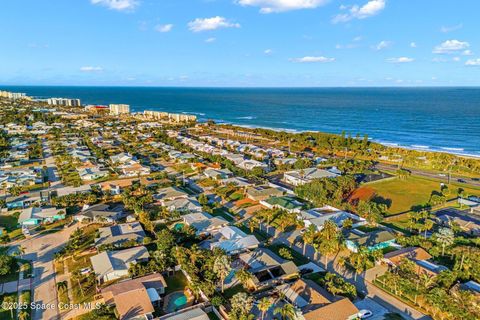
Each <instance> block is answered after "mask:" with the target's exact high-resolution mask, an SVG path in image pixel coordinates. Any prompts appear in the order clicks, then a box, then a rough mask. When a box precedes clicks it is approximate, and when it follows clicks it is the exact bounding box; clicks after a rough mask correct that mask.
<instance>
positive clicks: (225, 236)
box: [210, 226, 259, 255]
mask: <svg viewBox="0 0 480 320" xmlns="http://www.w3.org/2000/svg"><path fill="white" fill-rule="evenodd" d="M214 241H215V242H213V243H211V245H210V249H213V248H220V249H222V250H223V251H225V252H226V253H227V254H228V255H232V254H237V253H240V252H244V251H247V250H253V249H256V248H258V245H259V242H258V240H257V238H255V236H254V235H247V234H246V233H245V232H243V231H242V230H240V229H239V228H237V227H233V226H226V227H223V228H221V229H220V230H218V233H216V234H215V235H214Z"/></svg>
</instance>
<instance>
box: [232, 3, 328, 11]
mask: <svg viewBox="0 0 480 320" xmlns="http://www.w3.org/2000/svg"><path fill="white" fill-rule="evenodd" d="M328 1H329V0H237V1H236V2H237V3H238V4H239V5H242V6H252V7H260V12H261V13H273V12H285V11H291V10H299V9H315V8H317V7H320V6H322V5H324V4H325V3H327V2H328Z"/></svg>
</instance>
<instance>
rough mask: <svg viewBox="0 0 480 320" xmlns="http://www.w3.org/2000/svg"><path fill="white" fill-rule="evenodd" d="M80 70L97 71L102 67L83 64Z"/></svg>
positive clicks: (101, 69)
mask: <svg viewBox="0 0 480 320" xmlns="http://www.w3.org/2000/svg"><path fill="white" fill-rule="evenodd" d="M80 71H82V72H99V71H103V68H102V67H94V66H84V67H81V68H80Z"/></svg>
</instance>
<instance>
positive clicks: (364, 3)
mask: <svg viewBox="0 0 480 320" xmlns="http://www.w3.org/2000/svg"><path fill="white" fill-rule="evenodd" d="M478 12H480V1H474V0H441V1H439V0H421V1H415V0H69V1H65V0H9V1H2V10H1V11H0V34H1V35H2V37H1V41H0V85H2V84H3V85H14V84H25V85H30V84H32V85H132V86H437V85H442V86H445V85H450V86H452V85H475V86H478V85H480V36H479V35H478V31H479V30H480V19H478Z"/></svg>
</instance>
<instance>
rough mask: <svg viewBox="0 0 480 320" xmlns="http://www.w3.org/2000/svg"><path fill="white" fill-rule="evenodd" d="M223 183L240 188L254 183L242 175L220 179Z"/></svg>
mask: <svg viewBox="0 0 480 320" xmlns="http://www.w3.org/2000/svg"><path fill="white" fill-rule="evenodd" d="M220 184H221V185H224V186H226V185H234V186H236V187H238V188H246V187H249V186H251V185H253V184H252V183H251V182H249V181H248V180H247V179H245V178H242V177H231V178H227V179H223V180H220Z"/></svg>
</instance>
